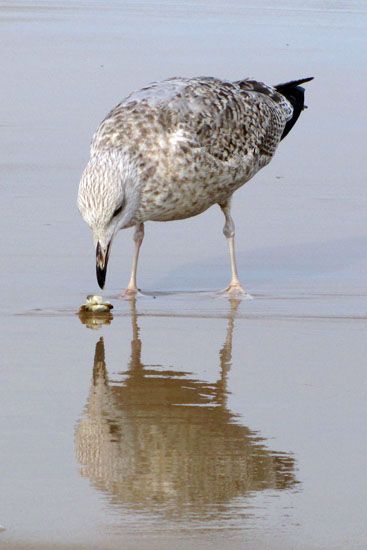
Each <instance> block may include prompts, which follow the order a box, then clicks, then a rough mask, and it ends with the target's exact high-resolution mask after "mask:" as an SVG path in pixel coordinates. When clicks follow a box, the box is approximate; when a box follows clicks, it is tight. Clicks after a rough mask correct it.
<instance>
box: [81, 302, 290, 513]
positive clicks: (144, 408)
mask: <svg viewBox="0 0 367 550" xmlns="http://www.w3.org/2000/svg"><path fill="white" fill-rule="evenodd" d="M238 304H239V302H236V301H232V302H231V310H230V313H229V315H228V319H227V330H226V337H225V342H224V345H223V347H222V348H221V350H220V352H219V367H220V375H219V379H218V381H217V382H215V383H207V382H205V381H201V380H196V379H195V378H193V377H191V376H190V375H189V374H188V373H187V372H179V371H176V370H174V369H172V368H171V369H164V368H162V367H158V366H149V365H144V364H143V363H142V362H141V349H142V342H141V339H140V335H139V327H138V321H137V315H136V309H135V308H136V304H135V303H134V302H132V303H131V307H132V314H131V320H132V340H131V357H130V361H129V363H128V366H127V371H126V373H124V374H125V376H126V378H125V380H124V381H123V382H111V381H110V380H109V377H108V372H107V368H106V362H105V350H104V342H103V338H100V339H99V341H98V342H97V344H96V350H95V357H94V365H93V379H92V384H91V389H90V394H89V397H88V401H87V404H86V407H85V411H84V415H83V418H82V419H81V421H80V422H79V423H78V425H77V428H76V454H77V458H78V460H79V462H80V463H81V465H82V475H83V476H86V477H88V478H89V479H90V480H91V482H92V484H93V485H94V486H95V487H96V488H98V489H99V490H101V491H103V492H105V493H106V494H107V495H109V497H110V498H111V499H112V502H113V503H114V504H119V505H123V506H128V507H130V508H135V509H136V508H143V509H145V510H152V509H153V508H154V509H156V508H157V507H158V508H159V509H161V510H165V511H166V512H169V513H170V514H173V515H176V516H182V515H186V513H188V512H189V513H190V514H196V513H198V514H200V518H201V519H205V517H209V516H211V517H213V515H214V517H215V516H218V513H219V512H220V513H221V514H223V513H224V511H225V508H223V505H224V504H226V503H229V502H230V501H231V500H232V499H233V498H234V497H240V496H246V495H247V494H249V493H250V492H253V491H260V490H263V489H275V490H282V489H288V488H291V487H292V486H293V485H294V484H295V483H296V480H295V476H294V459H293V458H292V457H291V456H290V455H288V454H285V453H274V452H272V451H270V450H269V449H268V448H267V447H266V446H265V445H264V441H263V440H262V439H261V438H260V437H259V436H258V434H256V433H254V432H253V431H251V430H250V429H249V428H247V427H245V426H242V425H240V424H239V423H238V419H237V418H236V417H235V415H234V414H233V413H231V412H230V411H229V410H228V408H227V376H228V372H229V369H230V366H231V353H232V337H233V328H234V318H235V313H236V309H237V307H238Z"/></svg>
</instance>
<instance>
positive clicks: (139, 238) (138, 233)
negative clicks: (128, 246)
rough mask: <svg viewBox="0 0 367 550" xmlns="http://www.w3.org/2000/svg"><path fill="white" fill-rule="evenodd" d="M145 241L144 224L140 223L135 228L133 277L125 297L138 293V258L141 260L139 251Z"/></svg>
mask: <svg viewBox="0 0 367 550" xmlns="http://www.w3.org/2000/svg"><path fill="white" fill-rule="evenodd" d="M143 239H144V224H143V223H139V224H138V225H136V226H135V232H134V243H135V253H134V257H133V264H132V268H131V276H130V281H129V284H128V285H127V288H126V290H125V292H124V293H123V295H124V296H134V295H135V294H136V293H137V292H138V287H137V286H136V272H137V268H138V258H139V251H140V247H141V243H142V242H143Z"/></svg>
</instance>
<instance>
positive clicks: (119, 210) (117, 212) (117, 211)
mask: <svg viewBox="0 0 367 550" xmlns="http://www.w3.org/2000/svg"><path fill="white" fill-rule="evenodd" d="M124 204H125V203H124V202H123V203H122V204H121V205H120V206H119V207H118V208H116V210H115V211H114V213H113V214H112V217H113V218H116V216H118V215H119V214H120V212H122V209H123V207H124Z"/></svg>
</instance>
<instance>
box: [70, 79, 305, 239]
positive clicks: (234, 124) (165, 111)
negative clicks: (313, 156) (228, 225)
mask: <svg viewBox="0 0 367 550" xmlns="http://www.w3.org/2000/svg"><path fill="white" fill-rule="evenodd" d="M302 106H303V105H302ZM292 115H293V106H292V102H291V101H289V100H288V99H287V98H286V97H285V95H282V94H281V93H279V92H278V91H277V89H276V87H271V86H267V85H265V84H262V83H260V82H256V81H253V80H240V81H237V82H229V81H223V80H219V79H216V78H211V77H200V78H191V79H190V78H172V79H168V80H165V81H163V82H156V83H153V84H150V85H149V86H146V87H145V88H143V89H141V90H139V91H136V92H133V93H131V94H130V95H129V96H128V97H126V98H125V99H124V100H123V101H122V102H121V103H120V104H118V105H117V106H116V107H115V108H114V109H113V110H112V111H111V112H110V113H109V114H108V115H107V117H106V118H105V119H104V120H103V121H102V123H101V124H100V126H99V128H98V129H97V131H96V133H95V135H94V137H93V140H92V146H91V159H90V161H89V163H88V165H87V167H86V169H85V171H84V174H83V177H82V180H81V183H80V188H79V197H78V204H79V209H80V211H81V213H82V215H83V217H84V219H85V220H86V221H87V223H89V225H90V226H91V227H92V229H93V232H94V237H95V243H96V242H99V243H100V244H101V247H102V248H103V246H107V243H108V242H110V240H111V239H112V237H113V235H114V234H115V232H116V231H117V230H118V229H122V228H124V227H130V226H132V225H138V224H142V223H144V222H146V221H148V220H152V221H170V220H177V219H182V218H188V217H191V216H195V215H197V214H200V213H201V212H203V211H204V210H206V209H207V208H209V207H210V206H212V205H213V204H216V203H217V204H219V205H222V206H225V205H227V204H228V202H229V200H230V198H231V196H232V194H233V192H234V191H235V190H236V189H238V188H239V187H241V186H242V185H243V184H244V183H246V182H247V181H248V180H249V179H250V178H251V177H252V176H253V175H254V174H255V173H256V172H257V171H258V170H260V169H261V168H262V167H264V166H265V165H266V164H268V162H269V161H270V160H271V158H272V156H273V155H274V152H275V150H276V148H277V145H278V143H279V141H280V140H281V138H282V134H283V132H284V128H285V126H286V124H287V122H288V121H290V120H291V119H292ZM116 209H120V211H121V212H120V213H119V215H118V216H114V212H116ZM115 217H116V218H117V219H115Z"/></svg>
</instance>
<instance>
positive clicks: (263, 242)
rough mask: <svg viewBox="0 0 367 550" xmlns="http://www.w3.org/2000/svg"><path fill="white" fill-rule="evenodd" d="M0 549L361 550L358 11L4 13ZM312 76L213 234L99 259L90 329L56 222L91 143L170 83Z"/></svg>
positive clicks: (158, 229)
mask: <svg viewBox="0 0 367 550" xmlns="http://www.w3.org/2000/svg"><path fill="white" fill-rule="evenodd" d="M0 28H1V50H2V94H1V96H2V101H1V106H0V113H1V116H0V149H1V156H0V176H1V177H0V181H1V184H0V191H1V203H0V212H1V227H2V247H3V252H2V257H3V260H2V269H1V270H0V281H1V289H2V292H1V302H0V323H1V331H0V339H1V350H2V361H1V367H0V411H1V413H0V437H1V446H0V494H1V506H0V548H4V549H9V550H13V549H14V550H15V549H16V550H31V549H32V550H33V549H34V550H46V549H47V550H48V549H50V550H51V549H52V550H84V549H88V550H115V549H117V548H124V549H127V550H130V549H131V550H145V549H147V550H148V549H149V550H150V549H153V550H155V549H157V550H158V549H162V550H165V549H167V550H168V549H171V548H172V547H174V548H175V549H177V550H181V549H182V550H186V549H187V548H195V549H196V548H198V549H199V548H200V549H204V550H206V549H208V550H209V549H218V550H219V548H223V547H224V546H225V547H227V548H231V549H234V550H237V549H238V550H240V549H242V548H244V549H247V548H248V549H255V550H257V549H269V550H273V549H275V550H277V549H282V550H288V549H297V550H298V549H300V550H311V549H315V550H316V549H321V548H322V549H325V550H326V549H330V550H331V549H332V550H335V549H340V550H342V549H346V548H348V549H364V548H366V540H367V527H366V521H365V516H366V506H365V500H366V490H367V487H366V481H365V475H364V469H365V468H364V465H365V456H366V454H367V443H366V437H365V436H364V435H363V433H364V432H365V426H364V425H365V420H364V419H365V416H366V390H367V384H366V374H365V363H366V328H367V282H366V269H367V260H366V255H365V250H366V244H367V231H366V227H367V226H366V207H367V196H366V190H365V189H366V188H365V166H364V155H365V153H364V149H365V143H366V127H367V120H366V118H367V114H366V110H365V108H364V104H365V98H364V96H365V91H364V85H365V83H366V70H365V67H366V48H365V36H366V33H367V8H366V5H365V3H364V2H363V1H362V0H353V1H348V2H346V1H343V0H330V1H328V2H319V1H318V2H316V1H313V0H310V1H306V2H301V1H298V0H297V1H293V2H290V1H285V2H282V3H281V4H279V3H276V2H274V1H271V0H262V1H261V2H257V3H249V2H239V1H235V0H231V1H230V2H223V1H219V0H215V1H214V2H210V3H209V2H204V1H199V2H167V1H165V2H159V3H157V2H154V1H146V2H130V1H127V2H121V1H117V0H108V1H106V2H98V1H93V0H85V1H83V0H70V1H67V0H43V1H42V0H38V1H36V0H35V1H26V0H24V1H22V2H18V1H3V2H1V5H0ZM193 75H211V76H219V77H222V78H228V79H233V80H236V79H239V78H241V77H247V76H248V77H253V78H256V79H258V80H261V81H265V82H267V83H269V84H277V83H279V82H284V81H287V80H292V79H296V78H302V77H308V76H314V77H315V80H314V81H312V82H310V83H308V84H307V85H306V87H307V90H306V104H307V105H308V107H309V108H308V109H307V110H305V112H304V113H302V115H301V117H300V119H299V121H298V122H297V124H296V126H295V128H294V129H293V130H292V132H291V134H290V135H289V136H288V137H287V138H286V139H285V140H284V142H282V143H281V144H280V146H279V149H278V151H277V153H276V156H275V158H274V159H273V160H272V162H271V163H270V164H269V166H268V167H266V168H265V169H264V170H262V171H261V172H260V173H258V174H257V175H256V176H255V177H254V178H253V180H251V181H250V182H249V183H248V184H247V185H246V186H244V187H243V188H242V189H240V190H239V191H238V192H237V193H236V194H235V197H234V202H233V217H234V220H235V223H236V240H237V242H236V244H237V250H238V264H239V271H240V274H241V278H242V281H243V282H244V283H245V285H246V289H247V291H248V292H249V293H250V295H251V297H252V299H245V300H242V301H240V302H238V301H235V300H228V299H226V298H223V297H218V294H217V291H218V290H219V289H221V288H224V287H225V286H226V284H227V283H228V276H229V265H228V264H229V262H228V257H227V248H226V242H225V239H224V237H223V234H222V226H223V220H222V214H221V212H220V210H219V208H211V209H210V210H208V211H207V212H205V213H204V214H202V215H201V216H198V217H196V218H192V219H189V220H183V221H177V222H172V223H167V224H166V223H148V224H146V237H145V240H144V244H143V247H142V253H141V261H140V270H139V281H138V282H139V286H140V287H141V289H142V290H143V292H144V295H143V296H139V297H138V299H137V300H136V301H135V300H134V301H130V302H129V301H126V300H123V299H121V298H119V292H120V291H121V290H122V289H123V288H124V286H125V285H126V283H127V281H128V277H129V270H130V262H131V256H132V252H133V243H132V233H131V231H130V230H127V231H124V232H121V234H120V235H119V237H118V239H116V241H115V242H114V247H113V253H112V254H111V258H110V264H109V272H108V275H107V283H106V287H105V290H104V292H103V296H104V297H105V298H106V299H108V300H110V301H111V302H112V303H113V305H114V309H113V310H112V315H111V318H110V319H109V320H108V322H106V323H100V324H98V323H91V322H89V321H88V319H87V320H86V319H84V318H79V316H78V308H79V306H80V304H81V303H83V302H84V300H85V298H86V296H87V294H91V293H92V294H95V293H99V289H98V287H97V282H96V280H95V253H94V249H93V245H92V239H91V234H90V231H89V229H88V227H87V226H86V225H85V224H84V222H83V221H82V219H81V218H80V215H79V212H78V210H77V207H76V194H77V187H78V183H79V178H80V175H81V172H82V170H83V168H84V165H85V163H86V161H87V159H88V155H89V143H90V139H91V136H92V134H93V132H94V130H95V129H96V127H97V125H98V124H99V122H100V121H101V120H102V119H103V117H104V116H105V115H106V113H107V112H108V111H109V110H110V109H111V108H112V107H113V106H114V105H116V104H117V103H118V102H119V101H120V100H121V99H122V98H123V97H124V96H126V95H127V94H128V93H129V92H130V91H131V90H134V89H138V88H140V87H142V86H144V84H147V83H149V82H151V81H153V80H159V79H163V78H168V77H170V76H193Z"/></svg>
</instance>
